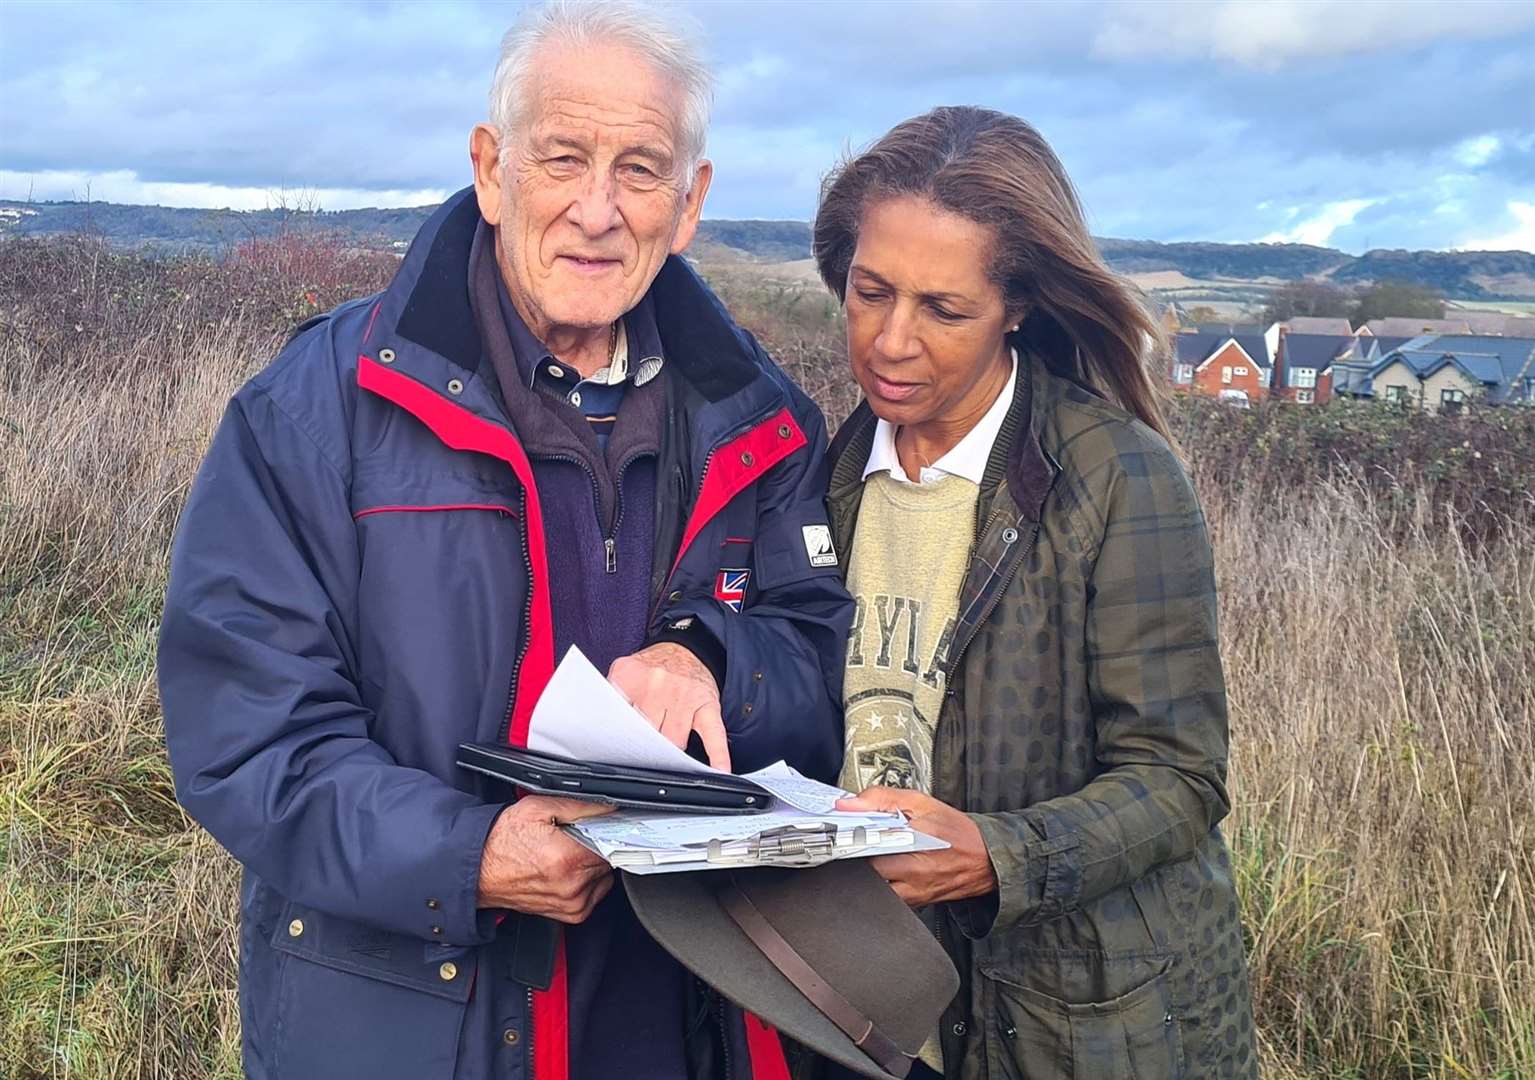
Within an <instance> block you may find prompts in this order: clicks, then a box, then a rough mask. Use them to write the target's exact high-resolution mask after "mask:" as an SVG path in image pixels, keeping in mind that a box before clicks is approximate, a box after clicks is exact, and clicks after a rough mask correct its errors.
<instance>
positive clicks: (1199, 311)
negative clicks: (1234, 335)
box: [1184, 304, 1223, 326]
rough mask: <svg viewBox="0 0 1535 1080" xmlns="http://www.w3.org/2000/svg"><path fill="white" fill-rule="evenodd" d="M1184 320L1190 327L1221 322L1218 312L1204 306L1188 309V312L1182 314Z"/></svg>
mask: <svg viewBox="0 0 1535 1080" xmlns="http://www.w3.org/2000/svg"><path fill="white" fill-rule="evenodd" d="M1184 318H1185V321H1186V322H1188V323H1189V325H1191V326H1197V325H1202V324H1205V323H1218V322H1221V321H1223V320H1222V319H1221V314H1220V312H1218V311H1216V310H1215V309H1214V308H1213V307H1208V306H1206V305H1204V304H1200V305H1199V306H1197V307H1191V308H1189V309H1188V311H1186V312H1185V313H1184Z"/></svg>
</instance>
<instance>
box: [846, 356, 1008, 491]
mask: <svg viewBox="0 0 1535 1080" xmlns="http://www.w3.org/2000/svg"><path fill="white" fill-rule="evenodd" d="M1017 382H1018V353H1017V351H1016V350H1014V351H1013V354H1012V370H1011V371H1010V372H1009V373H1008V376H1007V384H1006V385H1005V386H1003V387H1002V392H1001V393H1000V394H998V395H997V400H996V401H993V402H992V403H991V408H989V409H987V410H986V413H985V415H983V416H982V417H981V419H980V421H979V422H978V423H977V424H976V425H975V427H973V428H971V429H970V430H969V431H967V432H966V433H965V437H964V438H962V439H960V440H959V442H957V443H955V444H954V446H953V447H952V448H951V449H950V450H949V452H948V453H946V454H944V455H943V456H942V457H941V458H939V459H938V460H937V461H935V462H933V463H932V464H931V465H927V466H924V467H923V469H922V471H921V474H920V475H919V476H918V478H917V479H916V480H912V479H911V477H909V476H907V475H906V470H905V469H903V468H902V467H901V459H900V457H899V455H897V454H896V451H895V434H896V430H897V429H896V426H895V425H894V424H891V423H889V422H887V421H885V420H880V421H879V422H878V423H877V424H876V425H875V427H874V445H873V447H872V448H871V449H870V451H869V461H868V464H866V465H865V466H864V469H863V478H864V479H865V480H867V479H868V478H869V477H870V476H872V475H873V474H875V473H878V472H888V473H889V474H890V475H891V477H892V478H893V479H895V480H897V481H899V482H901V483H903V484H931V483H934V482H936V481H938V480H941V479H942V478H943V477H945V476H960V477H963V478H964V479H966V480H969V481H970V482H971V483H973V484H976V485H979V484H980V483H981V480H982V478H983V477H984V476H985V475H986V463H987V462H988V461H989V460H990V459H991V451H992V447H993V446H995V445H996V442H997V435H998V433H999V432H1001V430H1002V422H1003V421H1004V420H1005V419H1007V411H1008V409H1009V408H1011V407H1012V403H1013V390H1014V388H1015V387H1016V385H1017Z"/></svg>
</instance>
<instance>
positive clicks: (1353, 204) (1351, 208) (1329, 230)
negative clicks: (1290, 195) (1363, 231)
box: [1260, 199, 1379, 247]
mask: <svg viewBox="0 0 1535 1080" xmlns="http://www.w3.org/2000/svg"><path fill="white" fill-rule="evenodd" d="M1378 201H1379V200H1377V199H1344V200H1343V201H1342V202H1335V203H1328V204H1327V205H1326V206H1324V207H1322V209H1321V211H1320V212H1318V213H1316V214H1313V215H1312V216H1310V217H1308V218H1305V219H1304V220H1302V221H1300V222H1298V223H1296V224H1295V225H1294V226H1293V227H1292V228H1289V229H1285V230H1283V231H1282V232H1273V233H1269V234H1268V235H1267V236H1265V237H1263V238H1262V240H1261V241H1260V243H1264V244H1314V245H1316V246H1317V247H1326V246H1327V242H1328V241H1329V240H1331V239H1332V235H1333V233H1335V232H1337V231H1338V230H1339V229H1341V228H1343V227H1344V226H1345V225H1350V224H1352V223H1353V221H1354V219H1355V218H1356V217H1358V216H1359V215H1360V213H1361V212H1362V211H1364V210H1367V209H1368V208H1370V207H1372V206H1374V205H1375V204H1376V202H1378ZM1296 212H1297V211H1292V213H1296Z"/></svg>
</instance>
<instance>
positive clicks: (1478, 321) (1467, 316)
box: [1455, 308, 1535, 338]
mask: <svg viewBox="0 0 1535 1080" xmlns="http://www.w3.org/2000/svg"><path fill="white" fill-rule="evenodd" d="M1455 317H1456V319H1462V320H1464V321H1465V323H1466V325H1467V326H1468V327H1469V328H1470V330H1471V333H1473V334H1494V335H1497V336H1498V337H1525V338H1535V316H1529V315H1510V314H1508V313H1507V312H1503V311H1478V310H1474V309H1460V308H1457V309H1456V310H1455Z"/></svg>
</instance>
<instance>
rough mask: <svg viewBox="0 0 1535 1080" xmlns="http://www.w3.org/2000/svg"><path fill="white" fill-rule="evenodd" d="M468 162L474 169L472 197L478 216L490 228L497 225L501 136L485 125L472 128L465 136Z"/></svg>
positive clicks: (499, 201) (498, 217) (500, 178)
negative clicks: (466, 138)
mask: <svg viewBox="0 0 1535 1080" xmlns="http://www.w3.org/2000/svg"><path fill="white" fill-rule="evenodd" d="M469 160H470V161H471V162H472V163H473V165H474V197H475V199H476V200H478V201H479V204H480V216H481V217H482V218H484V219H485V220H486V222H488V223H489V224H491V225H499V224H500V223H501V197H502V195H503V192H502V190H501V180H502V169H501V136H500V135H499V134H498V133H497V132H496V129H495V128H493V127H491V126H490V125H489V124H476V125H475V126H474V130H473V131H471V132H470V133H469Z"/></svg>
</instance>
